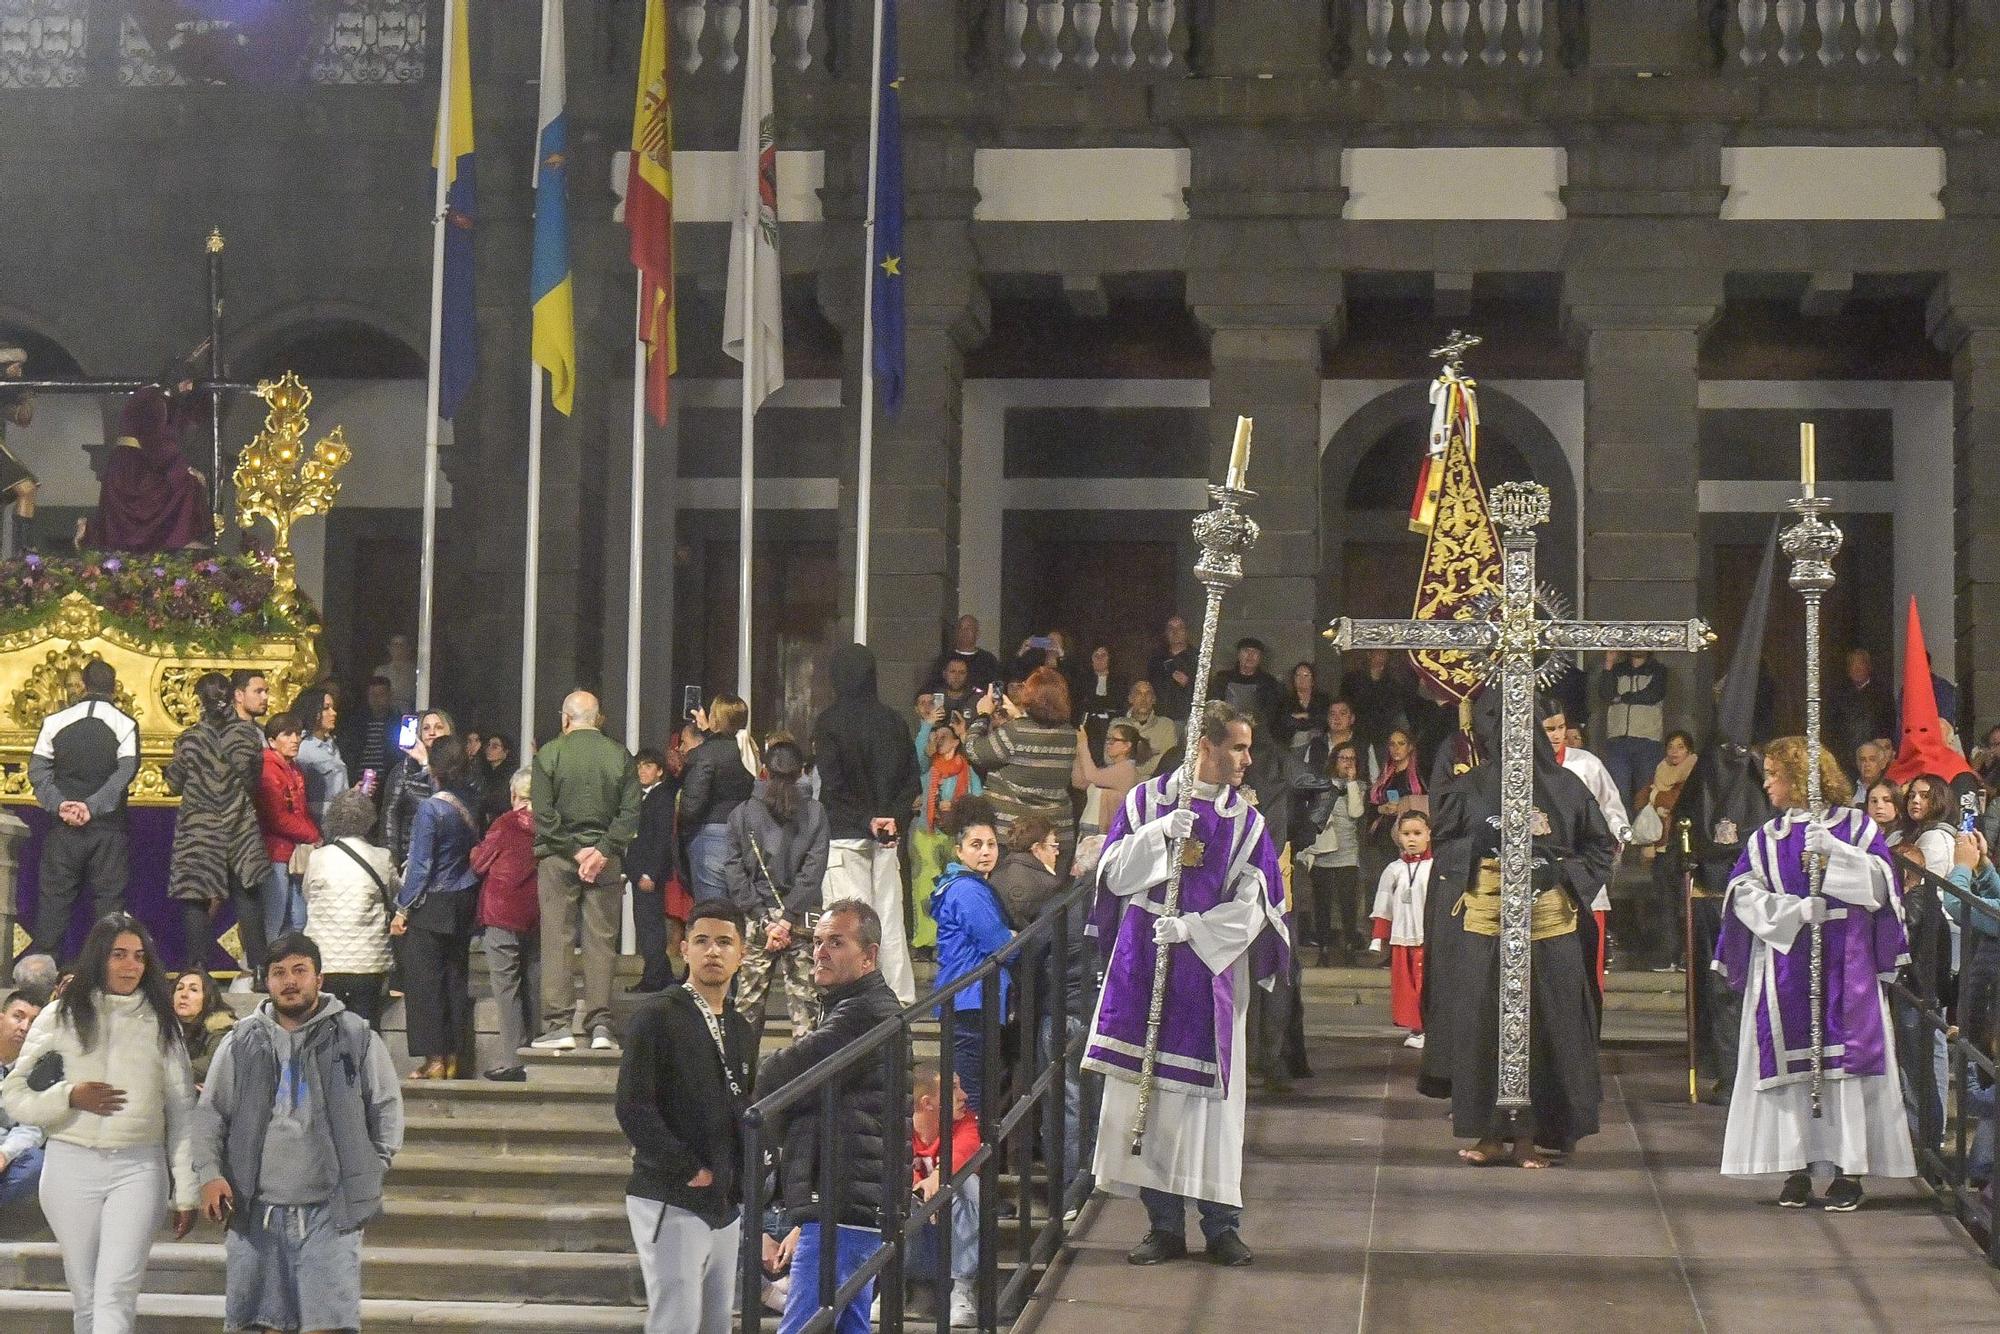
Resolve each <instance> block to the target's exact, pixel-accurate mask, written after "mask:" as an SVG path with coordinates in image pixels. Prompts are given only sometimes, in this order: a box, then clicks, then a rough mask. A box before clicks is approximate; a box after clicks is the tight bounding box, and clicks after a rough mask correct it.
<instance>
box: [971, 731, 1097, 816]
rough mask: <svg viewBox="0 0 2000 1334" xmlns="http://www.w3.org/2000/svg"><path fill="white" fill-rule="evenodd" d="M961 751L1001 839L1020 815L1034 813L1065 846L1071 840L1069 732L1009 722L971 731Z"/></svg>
mask: <svg viewBox="0 0 2000 1334" xmlns="http://www.w3.org/2000/svg"><path fill="white" fill-rule="evenodd" d="M965 753H966V758H967V759H969V760H971V761H972V767H973V768H975V769H977V770H978V771H979V772H980V774H981V776H983V777H984V778H985V780H986V797H987V799H988V800H989V801H991V802H992V803H993V809H994V811H995V812H996V813H997V814H998V815H999V816H1000V824H1001V830H1000V832H1001V833H1002V834H1003V835H1004V834H1005V833H1006V832H1007V831H1008V830H1009V829H1011V828H1013V825H1014V821H1016V820H1018V819H1020V818H1021V817H1022V816H1024V815H1027V814H1030V813H1039V814H1041V815H1044V816H1047V817H1048V819H1049V820H1050V822H1051V823H1053V824H1054V825H1055V827H1056V833H1057V834H1058V835H1060V836H1061V838H1062V841H1063V843H1064V844H1065V845H1069V844H1072V843H1074V842H1075V837H1076V815H1075V808H1074V807H1073V806H1072V805H1071V804H1070V795H1069V791H1070V768H1071V764H1072V762H1073V761H1074V759H1075V757H1076V729H1075V728H1073V727H1070V726H1068V725H1067V724H1062V723H1059V724H1057V725H1055V726H1053V727H1050V726H1046V725H1044V724H1042V723H1038V722H1036V721H1034V719H1032V718H1015V719H1013V720H1011V721H1009V722H1004V723H1001V724H1000V725H999V726H997V727H995V728H993V729H992V730H991V731H989V732H984V733H978V732H976V733H974V735H973V736H972V738H971V740H970V741H969V742H968V743H967V745H966V748H965Z"/></svg>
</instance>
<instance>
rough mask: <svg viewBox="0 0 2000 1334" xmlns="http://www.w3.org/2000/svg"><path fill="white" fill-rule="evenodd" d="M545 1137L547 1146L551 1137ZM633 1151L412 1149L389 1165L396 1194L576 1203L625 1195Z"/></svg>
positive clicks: (396, 1197) (413, 1197)
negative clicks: (488, 1154)
mask: <svg viewBox="0 0 2000 1334" xmlns="http://www.w3.org/2000/svg"><path fill="white" fill-rule="evenodd" d="M552 1142H553V1141H551V1140H549V1139H548V1138H547V1137H546V1136H545V1137H544V1142H543V1148H544V1149H545V1150H546V1149H547V1148H548V1146H549V1144H550V1143H552ZM631 1171H632V1165H631V1161H630V1159H629V1158H628V1157H625V1156H622V1155H621V1156H618V1157H613V1156H610V1155H608V1154H607V1155H594V1154H575V1153H550V1152H542V1153H536V1154H527V1153H521V1154H508V1155H504V1156H496V1157H480V1156H477V1155H473V1154H468V1153H466V1152H465V1151H463V1150H460V1149H428V1148H415V1149H406V1150H404V1151H403V1152H402V1153H399V1154H397V1155H396V1162H395V1165H394V1166H393V1167H391V1168H390V1169H389V1179H388V1182H387V1184H386V1187H385V1189H386V1191H387V1193H388V1196H389V1198H390V1199H391V1200H490V1201H495V1202H505V1203H539V1204H554V1203H574V1202H576V1201H579V1200H592V1201H602V1200H621V1199H623V1198H624V1195H625V1180H626V1178H627V1177H628V1176H630V1175H631Z"/></svg>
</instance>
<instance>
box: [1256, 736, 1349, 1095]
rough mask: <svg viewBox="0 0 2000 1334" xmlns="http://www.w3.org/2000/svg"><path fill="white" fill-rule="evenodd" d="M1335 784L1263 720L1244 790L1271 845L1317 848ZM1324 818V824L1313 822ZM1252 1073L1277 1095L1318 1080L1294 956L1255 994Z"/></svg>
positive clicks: (1296, 958)
mask: <svg viewBox="0 0 2000 1334" xmlns="http://www.w3.org/2000/svg"><path fill="white" fill-rule="evenodd" d="M1332 787H1333V783H1332V781H1331V780H1329V779H1328V778H1327V777H1326V776H1325V775H1324V774H1321V773H1317V772H1315V771H1313V770H1312V769H1309V768H1307V767H1306V765H1305V763H1304V762H1303V761H1301V760H1300V759H1299V757H1298V754H1297V753H1296V752H1294V751H1293V750H1291V749H1290V748H1289V747H1287V746H1284V745H1281V744H1280V743H1279V741H1278V739H1277V729H1276V728H1275V727H1273V726H1270V725H1268V724H1266V723H1265V722H1263V721H1262V720H1259V721H1258V722H1257V723H1256V725H1255V726H1254V727H1253V729H1252V731H1251V743H1250V772H1249V773H1248V774H1247V775H1246V776H1245V777H1244V780H1243V791H1244V793H1245V794H1246V795H1249V796H1250V797H1251V799H1252V800H1253V801H1255V802H1256V803H1257V813H1258V814H1259V815H1261V816H1263V817H1264V828H1265V829H1266V830H1268V831H1269V832H1270V835H1271V841H1272V842H1273V843H1274V844H1276V845H1277V848H1278V851H1279V852H1281V853H1282V852H1283V851H1284V850H1285V848H1286V846H1287V845H1288V844H1289V845H1290V847H1291V849H1292V851H1293V852H1297V851H1298V850H1300V849H1301V848H1304V847H1305V846H1306V845H1307V844H1309V843H1311V842H1312V840H1313V836H1314V834H1315V833H1316V832H1317V831H1318V829H1319V828H1320V826H1321V825H1323V824H1325V822H1326V817H1325V811H1324V809H1323V808H1322V806H1321V799H1322V798H1323V797H1324V795H1325V794H1326V793H1328V792H1330V791H1331V790H1332ZM1315 812H1317V814H1318V817H1319V818H1318V822H1317V823H1315V822H1314V820H1313V815H1314V813H1315ZM1249 1022H1250V1028H1251V1033H1252V1036H1251V1039H1250V1043H1251V1046H1250V1063H1251V1073H1252V1074H1259V1073H1261V1074H1262V1075H1263V1076H1264V1079H1265V1081H1266V1083H1267V1084H1268V1086H1269V1087H1270V1088H1271V1090H1272V1091H1273V1092H1283V1091H1284V1090H1285V1088H1286V1087H1287V1086H1288V1084H1289V1082H1290V1081H1291V1080H1294V1079H1307V1078H1310V1077H1311V1076H1312V1067H1311V1066H1310V1065H1308V1064H1307V1063H1306V1033H1305V1014H1304V1007H1303V1006H1301V1005H1300V1004H1299V956H1298V952H1297V951H1292V954H1291V964H1290V966H1289V967H1288V968H1287V969H1286V970H1285V971H1284V972H1283V973H1281V974H1280V975H1279V976H1278V977H1277V978H1276V979H1275V980H1274V985H1273V986H1272V988H1271V989H1270V990H1269V991H1266V990H1264V989H1263V988H1262V987H1259V988H1257V989H1256V990H1254V991H1252V992H1251V993H1250V1021H1249Z"/></svg>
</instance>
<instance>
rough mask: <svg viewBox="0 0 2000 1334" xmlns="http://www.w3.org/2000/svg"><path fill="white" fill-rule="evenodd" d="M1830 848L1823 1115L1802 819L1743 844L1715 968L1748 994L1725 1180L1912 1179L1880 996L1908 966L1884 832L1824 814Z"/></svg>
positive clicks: (1859, 815)
mask: <svg viewBox="0 0 2000 1334" xmlns="http://www.w3.org/2000/svg"><path fill="white" fill-rule="evenodd" d="M1829 817H1830V819H1831V821H1832V823H1831V824H1830V825H1829V832H1830V833H1831V834H1832V835H1833V837H1834V840H1835V845H1834V851H1833V855H1832V856H1831V857H1830V858H1829V859H1828V862H1827V867H1826V874H1825V877H1824V879H1823V881H1822V888H1823V889H1824V891H1825V895H1826V899H1827V908H1828V912H1827V920H1826V922H1825V924H1824V925H1823V926H1822V927H1821V958H1822V976H1823V980H1824V983H1825V995H1826V1013H1825V1029H1824V1043H1823V1048H1822V1050H1823V1059H1822V1063H1821V1065H1822V1070H1823V1072H1824V1083H1823V1091H1822V1095H1821V1107H1822V1114H1821V1116H1820V1117H1819V1118H1817V1119H1815V1118H1814V1117H1813V1114H1812V1102H1811V1094H1810V1085H1811V1080H1812V1074H1811V1071H1812V1058H1811V1054H1810V1053H1811V1047H1812V999H1811V997H1812V947H1811V940H1812V933H1811V928H1810V927H1809V926H1808V925H1807V923H1806V920H1805V904H1806V898H1807V892H1808V891H1807V880H1806V870H1805V850H1806V829H1807V822H1806V819H1805V816H1804V814H1803V813H1802V812H1799V811H1790V812H1786V813H1785V814H1782V815H1779V816H1777V817H1776V818H1775V819H1773V820H1771V821H1769V822H1768V823H1766V824H1765V825H1764V826H1763V827H1762V828H1760V829H1758V830H1757V832H1756V833H1754V834H1752V835H1751V836H1750V840H1749V842H1748V843H1746V844H1745V845H1744V849H1743V854H1742V856H1741V857H1739V858H1738V859H1737V862H1736V869H1735V872H1734V873H1733V874H1732V875H1731V877H1730V881H1729V891H1728V898H1727V902H1726V904H1725V906H1724V910H1723V921H1722V936H1721V938H1720V940H1719V941H1718V942H1717V944H1716V951H1715V961H1714V965H1713V966H1714V967H1715V968H1716V969H1717V970H1718V971H1719V972H1721V973H1722V974H1723V975H1724V977H1726V978H1727V980H1728V982H1729V985H1730V987H1731V988H1732V989H1734V990H1737V991H1740V992H1742V993H1743V1020H1742V1031H1741V1041H1740V1043H1739V1044H1738V1053H1737V1068H1736V1085H1735V1095H1734V1097H1733V1098H1732V1099H1731V1101H1730V1105H1729V1126H1728V1130H1727V1131H1726V1132H1725V1135H1724V1139H1723V1148H1722V1171H1723V1173H1724V1175H1726V1176H1755V1175H1760V1174H1763V1173H1769V1172H1796V1171H1799V1170H1801V1169H1804V1168H1806V1167H1809V1166H1810V1165H1812V1164H1813V1163H1815V1162H1828V1163H1832V1164H1834V1165H1836V1166H1837V1167H1839V1168H1840V1169H1841V1170H1842V1171H1844V1172H1848V1173H1851V1174H1854V1175H1873V1176H1914V1175H1915V1174H1916V1160H1915V1155H1914V1154H1913V1153H1912V1151H1911V1147H1910V1130H1909V1122H1908V1120H1907V1119H1906V1118H1905V1116H1904V1112H1903V1099H1902V1091H1901V1085H1900V1080H1899V1076H1898V1073H1897V1068H1896V1033H1895V1027H1894V1025H1893V1024H1892V1023H1891V1022H1890V1017H1889V1005H1888V999H1887V997H1886V996H1885V995H1884V994H1883V990H1882V983H1883V982H1884V981H1886V980H1887V979H1889V978H1890V977H1892V976H1894V974H1895V971H1896V969H1897V968H1898V967H1899V966H1901V965H1902V964H1903V963H1905V962H1907V961H1908V959H1909V952H1908V951H1909V945H1908V941H1907V939H1906V937H1905V936H1904V933H1903V904H1902V894H1901V891H1900V889H1899V888H1898V886H1897V882H1896V876H1895V872H1894V871H1893V869H1892V868H1891V864H1890V861H1889V849H1888V847H1887V845H1886V844H1884V842H1883V841H1882V834H1881V831H1880V830H1878V829H1877V828H1876V827H1875V824H1874V822H1873V821H1871V820H1870V819H1869V818H1868V817H1867V815H1866V814H1865V813H1864V812H1862V811H1859V810H1856V809H1853V808H1836V809H1835V810H1833V811H1830V812H1829Z"/></svg>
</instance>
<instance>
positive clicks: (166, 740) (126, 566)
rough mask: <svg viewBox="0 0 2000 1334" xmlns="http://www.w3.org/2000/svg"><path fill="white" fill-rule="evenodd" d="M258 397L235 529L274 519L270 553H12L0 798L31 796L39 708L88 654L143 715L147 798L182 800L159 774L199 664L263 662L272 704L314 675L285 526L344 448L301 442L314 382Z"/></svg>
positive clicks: (332, 482) (325, 488) (66, 691)
mask: <svg viewBox="0 0 2000 1334" xmlns="http://www.w3.org/2000/svg"><path fill="white" fill-rule="evenodd" d="M257 393H258V395H259V396H260V397H261V398H263V399H264V401H265V402H266V403H267V404H269V411H268V413H267V414H266V416H265V419H264V428H263V430H261V431H259V432H258V433H257V436H256V437H255V438H254V439H253V440H252V441H251V442H250V444H249V445H248V446H246V447H245V449H244V451H243V453H242V456H241V457H240V459H239V460H238V462H237V465H236V471H235V475H234V480H235V483H236V495H237V523H238V524H239V526H241V527H243V528H249V527H251V526H252V525H253V524H254V523H256V521H257V520H259V519H262V520H265V521H266V522H268V523H269V524H270V525H271V527H272V530H273V538H274V540H273V543H272V547H271V551H270V554H269V555H268V556H256V555H251V556H237V557H230V556H220V555H215V554H212V553H198V554H196V553H174V554H160V555H120V554H113V553H106V554H102V555H96V556H89V555H86V556H82V557H78V558H73V559H58V558H48V559H43V558H41V557H34V556H30V557H27V558H25V559H24V560H21V561H13V562H9V563H8V568H7V570H6V573H5V578H6V579H7V581H8V583H9V584H10V585H11V588H10V590H9V591H8V592H7V593H6V594H5V595H4V596H5V597H6V598H8V599H11V600H10V601H7V602H3V603H0V617H5V618H6V619H5V620H4V621H0V624H4V626H5V628H4V629H0V802H17V803H27V802H32V801H33V800H34V797H33V794H32V793H31V791H30V789H29V785H28V753H29V751H30V750H31V749H32V748H33V746H34V744H35V736H36V734H37V733H38V732H39V731H40V729H41V725H42V720H43V719H44V718H46V717H48V716H49V715H50V714H52V713H54V712H56V711H57V710H59V709H62V708H65V707H67V706H68V705H69V704H70V703H71V702H72V701H73V700H75V699H76V698H77V697H78V696H79V695H80V694H81V692H82V673H83V668H84V664H86V663H88V662H89V661H90V660H91V659H93V658H102V659H103V660H104V661H105V662H106V663H108V664H110V666H111V667H112V669H113V670H114V671H116V672H117V673H118V706H119V707H120V708H122V709H124V710H125V711H126V712H127V713H130V714H131V715H132V717H133V718H134V719H135V720H137V722H138V724H139V741H140V752H139V773H138V776H137V777H136V778H135V779H134V780H133V783H132V801H133V803H134V804H136V805H146V806H171V805H174V804H176V803H177V801H178V799H177V798H176V797H175V796H174V795H173V794H172V793H170V792H169V791H167V786H166V781H165V779H164V777H163V776H162V775H161V772H160V770H161V766H162V765H163V764H165V763H166V761H167V759H168V758H169V757H170V756H171V755H172V754H173V747H174V739H175V738H176V737H177V736H179V735H180V733H181V731H182V730H183V729H185V728H187V727H189V726H191V725H192V724H193V723H194V722H195V721H196V720H197V719H198V718H199V716H200V710H199V708H198V706H197V704H196V702H195V694H194V686H195V682H196V681H198V680H199V679H200V678H201V677H202V675H203V674H204V673H206V672H212V671H215V672H223V673H225V674H226V673H229V672H233V671H238V670H241V669H244V668H250V669H254V670H258V671H261V672H263V673H264V674H265V676H266V677H267V678H268V679H269V681H270V685H271V707H272V708H273V709H274V710H275V709H279V708H283V707H284V706H285V705H287V704H289V703H290V702H291V701H292V700H293V699H294V698H296V697H297V695H298V693H299V692H300V691H301V690H303V689H305V688H306V687H307V686H309V685H311V684H312V683H313V682H314V681H316V680H318V679H319V651H318V640H319V630H320V626H319V617H318V614H317V612H315V611H314V609H313V608H312V606H311V605H310V604H309V603H308V602H307V601H306V600H305V598H304V597H303V596H302V595H301V594H300V592H299V589H298V583H297V577H296V567H295V565H294V562H293V557H292V549H291V530H292V524H293V523H294V522H295V521H297V520H299V519H302V518H306V517H308V516H310V515H315V514H324V513H326V512H327V510H328V509H329V508H331V506H332V504H333V500H334V497H335V496H337V495H338V494H339V492H340V481H339V476H338V474H339V472H340V469H341V468H342V467H343V466H345V465H346V463H347V461H348V458H349V456H350V451H349V449H348V446H347V443H346V441H345V439H344V438H343V437H342V434H341V432H340V430H339V429H338V428H336V429H335V430H334V431H333V432H332V433H331V434H330V435H328V436H327V437H326V438H325V439H323V440H321V441H319V442H318V443H317V444H316V445H314V446H313V447H312V448H311V450H310V451H308V450H307V449H306V447H305V445H304V437H305V432H306V428H307V420H306V413H305V410H306V408H307V407H308V406H309V405H310V404H311V402H312V392H311V391H310V390H309V389H307V388H306V386H305V385H304V384H302V383H300V381H299V379H298V377H296V376H295V375H292V374H290V373H289V372H288V373H287V374H286V375H285V376H284V377H283V378H282V379H279V380H276V381H266V382H264V383H261V384H259V385H258V386H257ZM24 588H25V589H28V590H30V591H29V592H27V593H25V594H24V593H22V591H21V590H22V589H24Z"/></svg>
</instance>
